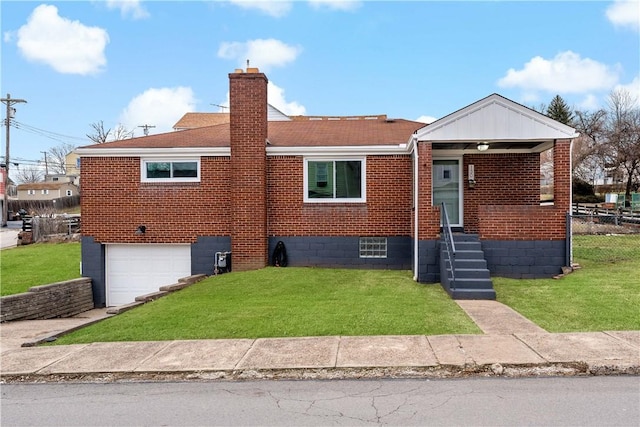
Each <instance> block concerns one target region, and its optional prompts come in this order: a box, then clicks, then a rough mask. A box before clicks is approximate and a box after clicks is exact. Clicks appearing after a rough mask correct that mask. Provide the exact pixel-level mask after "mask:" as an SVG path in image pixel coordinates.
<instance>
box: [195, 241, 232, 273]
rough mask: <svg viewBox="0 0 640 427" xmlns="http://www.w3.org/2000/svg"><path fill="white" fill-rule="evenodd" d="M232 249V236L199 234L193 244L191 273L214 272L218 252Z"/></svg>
mask: <svg viewBox="0 0 640 427" xmlns="http://www.w3.org/2000/svg"><path fill="white" fill-rule="evenodd" d="M227 251H231V237H229V236H223V237H216V236H199V237H198V240H197V241H196V243H193V244H192V245H191V274H205V275H207V276H210V275H212V274H213V267H214V264H215V255H216V252H227Z"/></svg>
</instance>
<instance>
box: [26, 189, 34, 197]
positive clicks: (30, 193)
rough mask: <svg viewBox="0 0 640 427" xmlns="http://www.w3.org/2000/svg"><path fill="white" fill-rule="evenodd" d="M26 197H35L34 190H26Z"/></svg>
mask: <svg viewBox="0 0 640 427" xmlns="http://www.w3.org/2000/svg"><path fill="white" fill-rule="evenodd" d="M27 195H29V196H35V195H36V190H27Z"/></svg>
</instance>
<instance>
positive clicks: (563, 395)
mask: <svg viewBox="0 0 640 427" xmlns="http://www.w3.org/2000/svg"><path fill="white" fill-rule="evenodd" d="M1 405H2V407H1V409H2V412H1V418H0V422H1V424H2V426H3V427H7V426H18V425H20V426H44V425H46V426H63V425H64V426H79V425H82V426H99V425H105V426H106V425H109V426H126V425H136V426H166V425H168V426H187V425H194V426H195V425H234V426H239V425H243V426H246V425H251V426H258V425H259V426H272V425H283V426H302V425H305V426H326V425H337V426H344V425H348V426H368V425H402V426H410V425H446V426H456V425H460V426H480V425H481V426H489V425H491V426H501V425H504V426H520V425H535V426H547V425H555V426H568V425H580V426H614V425H617V426H638V425H639V424H640V377H632V376H619V377H569V378H566V377H565V378H527V379H502V378H491V379H488V378H487V379H482V378H473V379H460V380H408V379H403V380H393V379H387V380H331V381H328V380H327V381H245V382H183V383H166V382H165V383H162V382H155V383H108V384H78V383H67V384H51V383H48V384H4V385H2V402H1Z"/></svg>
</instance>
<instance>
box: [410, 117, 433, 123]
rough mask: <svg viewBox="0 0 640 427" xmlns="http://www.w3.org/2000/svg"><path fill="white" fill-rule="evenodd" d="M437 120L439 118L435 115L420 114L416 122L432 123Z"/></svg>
mask: <svg viewBox="0 0 640 427" xmlns="http://www.w3.org/2000/svg"><path fill="white" fill-rule="evenodd" d="M436 120H438V119H437V118H435V117H433V116H420V117H418V118H417V119H416V120H415V121H416V122H421V123H426V124H430V123H433V122H435V121H436Z"/></svg>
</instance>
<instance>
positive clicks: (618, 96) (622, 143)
mask: <svg viewBox="0 0 640 427" xmlns="http://www.w3.org/2000/svg"><path fill="white" fill-rule="evenodd" d="M608 107H609V117H608V120H607V129H606V132H607V140H608V143H609V144H608V145H609V146H610V147H603V155H604V158H605V161H606V164H607V165H608V166H609V167H610V168H611V169H612V170H614V171H615V172H617V173H618V175H619V176H620V177H621V178H622V179H623V181H626V182H625V193H626V195H627V198H629V195H630V193H631V191H632V190H633V188H634V187H636V186H637V185H638V183H640V108H638V100H637V98H635V97H633V96H632V95H631V94H630V93H629V92H628V91H626V90H622V89H620V90H616V91H614V92H613V93H611V95H609V102H608Z"/></svg>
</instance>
